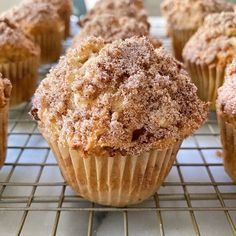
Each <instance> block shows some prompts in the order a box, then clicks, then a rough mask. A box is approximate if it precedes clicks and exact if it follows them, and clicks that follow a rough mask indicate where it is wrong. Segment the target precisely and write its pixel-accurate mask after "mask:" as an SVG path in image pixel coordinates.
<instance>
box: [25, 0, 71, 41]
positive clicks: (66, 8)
mask: <svg viewBox="0 0 236 236" xmlns="http://www.w3.org/2000/svg"><path fill="white" fill-rule="evenodd" d="M30 2H37V3H42V2H43V3H51V4H52V5H53V6H54V7H55V8H56V10H57V13H58V15H59V16H60V18H61V19H62V20H63V22H64V25H65V38H67V37H69V36H70V17H71V15H72V8H73V7H72V6H73V3H72V0H50V1H48V0H25V1H24V3H30Z"/></svg>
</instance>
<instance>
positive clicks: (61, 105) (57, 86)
mask: <svg viewBox="0 0 236 236" xmlns="http://www.w3.org/2000/svg"><path fill="white" fill-rule="evenodd" d="M196 90H197V89H196V87H195V86H194V85H193V84H192V83H191V82H190V78H189V77H188V75H187V73H186V71H185V70H184V69H183V67H182V64H180V63H178V62H177V61H176V60H175V59H173V58H172V57H171V56H170V55H168V54H166V52H165V51H164V50H163V49H162V48H159V49H155V48H154V47H153V45H152V44H151V42H150V41H149V40H148V39H147V38H145V37H143V38H138V37H133V38H129V39H126V40H123V41H122V40H117V41H114V42H113V43H111V44H105V43H104V41H103V40H102V39H99V38H89V39H88V40H87V41H84V42H83V43H82V44H81V45H80V46H79V47H77V48H76V49H73V50H71V51H69V52H68V54H67V56H66V57H64V58H62V59H61V61H60V62H59V64H58V65H57V66H56V67H55V68H54V69H52V70H51V72H50V73H49V74H48V76H47V78H46V79H45V80H43V82H42V83H41V85H40V86H39V88H38V90H37V92H36V94H35V100H34V103H33V108H32V112H31V114H32V115H33V117H34V119H35V120H37V121H38V125H39V129H40V130H41V132H42V134H43V135H44V137H45V138H46V140H47V141H48V143H49V145H50V146H51V148H52V150H53V151H54V154H55V156H56V158H57V160H58V163H59V166H60V168H61V171H62V174H63V176H64V177H65V179H66V181H67V182H68V183H69V184H70V185H71V186H72V188H73V189H74V190H75V191H77V192H78V193H79V194H80V195H81V196H83V197H85V198H87V199H89V200H91V201H94V202H98V203H100V204H105V205H113V206H125V205H127V204H135V203H138V202H142V201H143V200H144V199H146V198H148V197H149V196H151V195H152V194H154V192H155V191H156V190H157V189H158V188H159V186H160V185H161V183H162V182H163V181H164V179H165V177H166V175H167V174H168V173H169V171H170V169H171V166H172V164H173V162H174V160H175V157H176V154H177V152H178V150H179V147H180V145H181V142H182V140H183V139H184V138H185V137H187V136H188V135H190V134H191V133H193V132H194V131H195V130H196V129H197V128H199V127H200V126H201V125H202V123H203V122H204V120H205V119H206V117H207V105H206V104H205V103H203V102H201V101H200V100H199V99H198V97H197V95H196Z"/></svg>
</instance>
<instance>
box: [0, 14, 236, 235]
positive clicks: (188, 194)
mask: <svg viewBox="0 0 236 236" xmlns="http://www.w3.org/2000/svg"><path fill="white" fill-rule="evenodd" d="M150 22H151V25H152V28H151V33H152V34H153V35H155V36H158V37H159V38H161V39H162V40H163V42H164V45H165V47H166V48H170V42H169V40H168V39H167V38H166V37H165V28H164V21H163V19H161V18H150ZM69 44H70V40H69V41H67V42H66V43H65V47H67V46H68V45H69ZM48 68H49V67H48V66H46V67H45V66H44V67H42V68H40V77H44V75H45V73H46V72H47V70H48ZM30 107H31V104H30V103H27V104H24V105H21V106H19V107H16V108H14V109H11V110H10V114H9V140H8V155H7V160H6V163H5V165H4V167H3V168H2V169H1V170H0V235H1V236H8V235H89V236H90V235H102V236H106V235H114V236H115V235H126V236H127V235H135V236H138V235H140V236H143V235H150V236H152V235H171V236H172V235H207V236H209V235H214V236H216V235H220V236H228V235H236V194H235V193H236V186H235V185H234V184H233V183H232V181H231V180H230V179H229V177H228V176H227V174H226V173H225V172H224V168H223V164H222V158H220V157H219V153H220V152H221V145H220V141H219V129H218V126H217V122H216V118H215V114H210V117H209V120H208V121H207V123H206V124H205V125H204V126H203V127H202V128H201V129H200V130H198V131H197V132H196V133H195V134H194V135H192V136H191V137H189V138H188V139H186V140H185V141H184V143H183V145H182V147H181V150H180V152H179V154H178V157H177V160H176V162H175V164H174V166H173V168H172V170H171V172H170V174H169V175H168V177H167V179H166V180H165V182H164V184H163V186H162V187H161V188H160V190H159V191H158V193H156V194H155V195H154V196H153V197H151V198H150V199H148V200H146V201H145V202H144V203H142V204H139V205H134V206H129V207H126V208H113V207H104V206H101V205H97V204H94V203H91V202H88V201H86V200H84V199H83V198H81V197H79V196H77V195H76V194H75V193H74V192H73V191H72V190H71V189H70V187H69V186H67V185H66V183H65V182H64V181H63V178H62V177H61V174H60V171H59V168H58V166H57V163H56V161H55V159H54V157H53V154H52V152H51V151H50V149H49V147H48V145H47V143H46V142H45V141H44V139H43V138H42V136H41V134H40V133H39V131H38V130H37V126H36V123H35V122H34V121H32V120H31V118H30V117H29V116H28V111H29V109H30Z"/></svg>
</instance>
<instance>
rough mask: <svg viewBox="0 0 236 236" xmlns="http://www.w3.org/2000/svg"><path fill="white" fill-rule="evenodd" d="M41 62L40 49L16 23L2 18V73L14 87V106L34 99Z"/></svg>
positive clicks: (0, 45)
mask: <svg viewBox="0 0 236 236" xmlns="http://www.w3.org/2000/svg"><path fill="white" fill-rule="evenodd" d="M39 60H40V48H39V47H38V46H37V45H36V44H35V43H34V42H33V41H31V39H30V38H29V37H28V36H27V35H26V34H25V33H24V32H23V31H22V30H21V29H20V28H19V27H17V26H16V25H15V24H14V23H12V22H11V21H10V20H8V19H7V18H5V17H0V73H2V74H3V76H4V77H6V78H9V79H10V80H11V83H12V85H13V90H12V95H11V104H12V105H14V104H19V103H21V102H24V101H28V100H29V99H30V98H31V97H32V95H33V93H34V92H35V89H36V82H37V70H38V64H39Z"/></svg>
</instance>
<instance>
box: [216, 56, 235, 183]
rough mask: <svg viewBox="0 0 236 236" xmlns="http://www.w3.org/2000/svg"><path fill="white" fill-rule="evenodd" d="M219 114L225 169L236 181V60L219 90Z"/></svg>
mask: <svg viewBox="0 0 236 236" xmlns="http://www.w3.org/2000/svg"><path fill="white" fill-rule="evenodd" d="M217 115H218V121H219V126H220V131H221V141H222V145H223V150H224V166H225V170H226V171H227V173H228V174H229V176H230V177H231V178H232V179H233V181H236V60H234V61H233V63H232V64H231V65H230V66H229V68H228V70H227V75H226V78H225V82H224V85H223V86H222V87H221V88H219V90H218V99H217Z"/></svg>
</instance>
